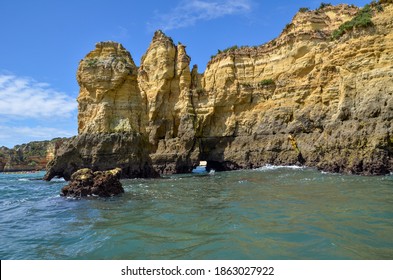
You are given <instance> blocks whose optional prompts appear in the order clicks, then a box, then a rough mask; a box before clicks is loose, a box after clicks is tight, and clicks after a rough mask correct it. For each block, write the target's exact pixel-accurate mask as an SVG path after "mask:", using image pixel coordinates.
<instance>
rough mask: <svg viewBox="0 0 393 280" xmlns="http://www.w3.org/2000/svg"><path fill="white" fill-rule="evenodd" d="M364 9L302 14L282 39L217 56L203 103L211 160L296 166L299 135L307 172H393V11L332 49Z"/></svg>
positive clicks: (204, 138) (226, 165) (205, 152)
mask: <svg viewBox="0 0 393 280" xmlns="http://www.w3.org/2000/svg"><path fill="white" fill-rule="evenodd" d="M357 11H358V9H357V8H355V7H349V6H347V5H339V6H336V7H333V6H329V7H326V8H324V9H323V10H319V11H309V12H305V13H298V14H297V15H296V16H295V17H294V19H293V21H292V23H291V24H290V25H288V26H287V28H286V29H285V30H284V31H283V32H282V34H281V35H280V36H279V37H278V38H277V39H276V40H274V41H272V42H269V43H268V44H266V45H263V46H260V47H257V48H241V49H238V50H233V51H229V52H227V53H221V54H219V55H217V57H215V58H214V59H213V60H212V61H211V62H210V63H209V65H208V68H207V70H206V72H205V73H204V77H203V79H202V84H203V85H204V90H205V91H206V93H207V96H203V97H202V98H200V99H199V100H200V101H199V104H198V105H197V115H198V118H199V119H200V128H199V129H198V130H200V131H202V134H201V136H200V138H201V143H202V145H201V147H202V149H201V153H202V157H203V158H204V159H206V160H208V161H218V162H220V163H221V164H223V166H222V168H223V169H231V168H233V166H235V167H236V168H237V167H241V168H244V167H253V166H259V165H261V164H264V163H274V164H288V163H296V162H297V161H298V152H297V151H296V149H294V148H293V147H292V145H291V141H288V135H292V136H294V138H295V141H296V142H297V145H298V149H300V151H301V153H302V156H303V157H304V160H305V164H306V165H310V166H318V167H320V168H322V169H325V170H331V171H337V172H341V171H344V172H352V173H365V174H380V173H385V172H387V171H388V169H389V170H391V169H392V144H391V142H392V141H391V137H392V135H393V131H392V126H391V121H392V117H393V115H392V114H393V103H392V102H393V99H392V89H393V79H392V74H393V64H392V61H393V60H392V59H393V44H392V42H393V41H392V38H393V37H392V35H393V33H392V18H393V17H392V16H393V11H392V6H391V5H390V6H385V7H384V12H379V13H377V12H374V16H373V18H372V21H373V22H374V26H373V27H370V28H367V29H361V30H355V31H353V32H350V33H349V34H346V35H344V36H343V37H342V38H341V39H339V41H331V39H330V38H331V34H332V31H333V30H335V29H337V28H338V26H339V25H340V24H341V23H343V22H345V21H347V20H349V19H350V18H352V17H353V16H354V15H355V14H356V13H357ZM206 108H209V110H208V112H207V113H203V112H206ZM213 139H214V140H213ZM223 139H225V140H223ZM217 146H218V147H219V148H218V149H217ZM211 147H216V148H214V149H211Z"/></svg>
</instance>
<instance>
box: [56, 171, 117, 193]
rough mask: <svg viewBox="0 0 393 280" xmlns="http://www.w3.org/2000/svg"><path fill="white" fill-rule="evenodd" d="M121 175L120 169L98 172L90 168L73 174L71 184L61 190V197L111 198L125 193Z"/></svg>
mask: <svg viewBox="0 0 393 280" xmlns="http://www.w3.org/2000/svg"><path fill="white" fill-rule="evenodd" d="M120 174H121V169H120V168H116V169H112V170H108V171H96V172H93V171H92V170H91V169H88V168H84V169H80V170H78V171H76V172H75V173H74V174H72V176H71V181H70V183H69V184H68V185H67V186H65V187H63V188H62V189H61V195H63V196H69V197H83V196H100V197H110V196H114V195H118V194H121V193H124V189H123V187H122V185H121V183H120Z"/></svg>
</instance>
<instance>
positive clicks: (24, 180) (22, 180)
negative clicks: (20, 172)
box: [18, 178, 30, 182]
mask: <svg viewBox="0 0 393 280" xmlns="http://www.w3.org/2000/svg"><path fill="white" fill-rule="evenodd" d="M18 181H21V182H28V181H30V179H27V178H21V179H18Z"/></svg>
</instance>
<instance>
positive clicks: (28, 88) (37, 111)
mask: <svg viewBox="0 0 393 280" xmlns="http://www.w3.org/2000/svg"><path fill="white" fill-rule="evenodd" d="M76 108H77V103H76V101H75V100H74V99H72V98H71V97H69V96H68V95H66V94H65V93H62V92H58V91H56V90H54V89H52V88H51V87H50V85H49V84H47V83H40V82H37V81H35V80H34V79H32V78H25V77H17V76H15V75H7V74H6V75H4V74H0V116H2V115H3V116H6V117H8V118H13V117H17V118H35V119H39V118H53V117H62V118H67V117H71V116H72V113H73V112H75V110H76Z"/></svg>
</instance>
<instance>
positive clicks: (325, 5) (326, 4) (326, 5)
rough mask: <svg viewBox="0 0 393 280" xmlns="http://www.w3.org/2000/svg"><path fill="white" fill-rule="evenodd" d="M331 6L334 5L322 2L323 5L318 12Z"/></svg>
mask: <svg viewBox="0 0 393 280" xmlns="http://www.w3.org/2000/svg"><path fill="white" fill-rule="evenodd" d="M331 5H332V4H330V3H324V2H322V3H321V5H319V7H318V9H317V11H318V10H322V9H324V8H326V7H329V6H331Z"/></svg>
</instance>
